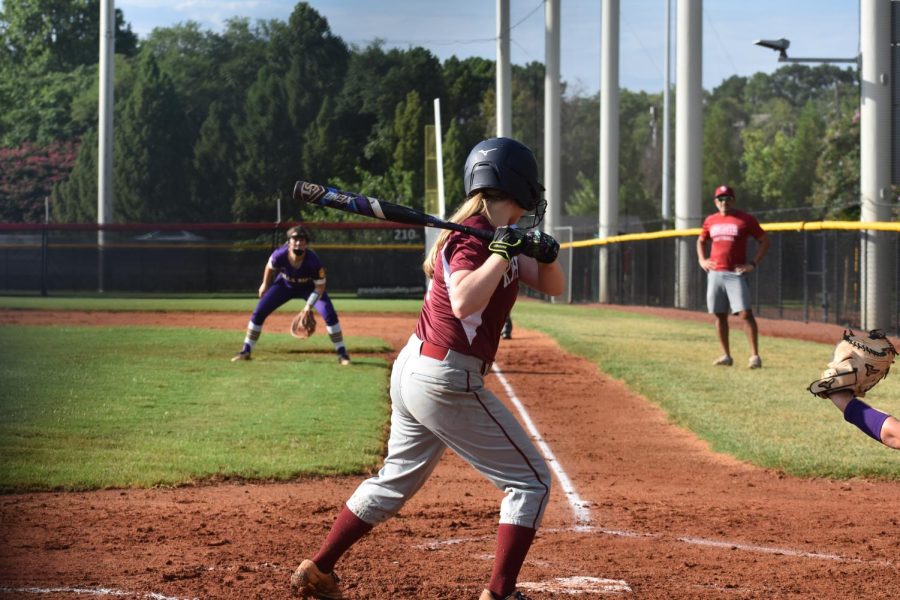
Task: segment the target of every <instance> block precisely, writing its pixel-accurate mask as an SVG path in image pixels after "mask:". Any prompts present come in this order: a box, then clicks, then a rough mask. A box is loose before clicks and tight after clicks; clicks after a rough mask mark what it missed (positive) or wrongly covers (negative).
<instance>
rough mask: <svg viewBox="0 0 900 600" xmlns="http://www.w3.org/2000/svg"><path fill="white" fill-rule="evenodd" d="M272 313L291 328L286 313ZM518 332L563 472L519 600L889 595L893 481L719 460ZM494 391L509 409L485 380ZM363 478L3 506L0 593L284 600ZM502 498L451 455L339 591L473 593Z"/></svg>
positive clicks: (778, 327) (382, 318)
mask: <svg viewBox="0 0 900 600" xmlns="http://www.w3.org/2000/svg"><path fill="white" fill-rule="evenodd" d="M676 312H678V314H677V315H676V316H679V317H692V316H693V315H690V314H685V313H683V312H681V311H676ZM700 317H701V318H706V317H704V316H703V315H701V316H700ZM246 318H247V317H246V314H208V315H202V316H198V315H197V314H196V313H191V314H178V313H175V314H173V313H140V314H137V313H73V312H66V313H64V314H53V313H44V312H32V311H0V324H9V323H60V322H64V323H67V324H70V325H72V324H91V325H112V324H116V325H123V324H129V325H134V324H138V323H140V324H144V323H147V324H160V325H166V326H185V327H205V328H227V329H233V330H234V331H235V335H236V339H237V340H238V341H239V338H240V336H241V335H242V333H241V332H242V331H243V329H244V327H245V325H246ZM271 319H272V322H270V323H268V324H267V326H268V327H273V328H277V329H280V330H282V331H286V328H287V326H288V322H289V320H290V316H283V315H278V314H276V315H274V316H273V317H271ZM281 320H283V321H284V322H283V323H282V322H280V321H281ZM414 320H415V317H414V316H410V315H365V316H361V315H353V314H348V315H345V316H344V317H342V324H343V327H344V330H345V331H346V332H347V334H348V335H350V336H354V335H372V336H380V337H383V338H385V339H387V340H388V341H389V342H390V343H391V344H392V346H393V347H395V348H399V346H400V344H401V343H402V342H403V341H404V340H405V338H406V337H407V336H408V334H409V333H410V332H411V331H412V328H413V325H414ZM792 328H796V329H797V331H795V332H793V333H790V330H791V329H792ZM761 331H762V333H763V334H764V335H774V334H779V335H792V336H796V337H807V338H811V339H819V340H820V341H825V342H829V343H830V342H833V341H834V340H835V338H836V336H835V331H837V332H838V333H839V332H840V328H831V329H829V328H827V327H826V328H824V329H823V328H822V327H821V326H808V325H803V324H801V323H796V324H791V323H786V322H770V321H766V320H762V321H761ZM514 333H515V336H514V339H513V340H510V341H504V342H503V343H502V344H501V348H500V353H499V355H498V361H497V363H498V366H499V368H500V370H501V371H502V375H503V377H505V379H506V381H508V383H509V385H510V386H511V388H512V390H514V394H515V396H517V398H518V400H519V401H521V404H522V405H524V407H525V409H526V410H527V412H528V415H529V416H530V419H531V420H532V421H533V423H534V425H535V426H536V428H537V430H538V431H539V433H540V436H541V438H542V440H543V441H544V442H545V443H546V446H547V447H548V448H549V449H550V450H551V451H552V453H553V455H554V457H555V460H553V461H551V462H552V465H553V466H554V468H555V469H556V470H557V477H556V478H555V479H554V489H553V496H552V499H551V502H550V505H549V508H548V510H547V515H546V518H545V521H544V525H543V528H542V529H541V530H540V532H539V534H538V537H537V539H536V541H535V544H534V546H533V548H532V550H531V552H530V554H529V556H528V560H527V562H526V564H525V566H524V568H523V570H522V573H521V576H520V578H519V580H520V584H521V587H522V588H523V591H526V592H527V593H528V594H529V596H530V597H532V598H535V599H544V598H563V597H565V598H570V597H573V595H572V594H577V596H575V597H586V598H595V597H599V596H601V595H602V596H613V597H619V596H620V597H625V598H648V599H649V598H653V599H705V598H741V599H744V598H766V599H771V598H791V599H800V598H803V599H807V598H808V599H813V598H815V599H817V600H818V599H825V598H897V597H900V592H898V587H897V586H898V575H900V552H898V548H900V514H898V506H900V482H893V483H886V482H874V481H868V480H851V481H844V482H834V481H828V480H798V479H794V478H791V477H786V476H784V475H783V474H781V473H778V472H775V471H767V470H762V469H758V468H755V467H751V466H748V465H745V464H742V463H739V462H737V461H735V460H732V459H730V458H728V457H725V456H721V455H717V454H713V453H712V452H710V451H709V450H708V448H707V447H706V446H705V445H704V444H703V443H702V442H700V441H698V440H697V439H696V438H695V437H693V436H692V435H691V434H689V433H687V432H685V431H683V430H681V429H678V428H676V427H673V426H672V425H670V424H669V423H668V422H667V421H666V419H665V417H664V415H663V414H662V413H661V411H660V410H658V409H657V408H655V407H654V406H652V405H651V404H650V403H648V402H647V401H646V400H644V399H643V398H641V397H639V396H636V395H635V394H633V393H631V392H629V391H628V390H627V389H626V388H625V387H624V386H623V385H622V384H620V383H619V382H617V381H615V380H612V379H610V378H609V377H607V376H605V375H603V374H602V373H599V372H598V371H597V369H596V367H595V366H594V365H592V364H590V363H588V362H587V361H584V360H582V359H579V358H575V357H572V356H569V355H567V354H565V353H563V352H562V351H561V350H560V349H559V347H558V346H557V345H556V344H555V343H554V342H553V341H552V340H550V339H549V338H547V337H545V336H543V335H540V334H538V333H535V332H533V331H527V330H523V329H521V328H518V327H517V328H516V330H515V332H514ZM710 336H711V342H712V336H713V333H712V328H710ZM228 358H229V357H228V356H223V360H227V359H228ZM252 365H253V364H252V363H251V365H246V366H250V367H251V368H252ZM488 385H489V386H490V387H491V388H492V389H493V390H495V391H496V392H497V394H498V395H499V396H500V397H502V398H506V399H509V396H508V394H507V393H506V391H505V387H504V386H503V385H502V382H501V381H500V379H499V377H498V376H497V375H496V374H495V375H491V376H490V377H489V379H488ZM835 417H836V418H839V417H838V416H837V415H835ZM835 451H836V452H838V451H839V450H838V449H836V450H835ZM872 451H873V452H890V451H889V450H887V449H884V448H883V447H880V446H877V445H876V444H875V443H874V442H873V444H872ZM897 456H898V460H900V454H898V455H897ZM560 474H562V477H560V476H559V475H560ZM360 480H361V477H350V478H338V479H321V480H320V479H305V480H298V481H294V482H291V483H280V484H265V483H253V484H248V483H221V484H217V485H201V486H194V487H184V488H177V489H152V490H104V491H99V492H90V493H40V494H15V495H7V496H0V522H2V530H0V600H2V599H3V598H13V597H16V598H19V597H21V598H36V597H43V598H83V597H85V596H86V595H92V596H105V595H111V596H112V595H114V596H123V595H124V596H126V597H133V598H158V599H175V598H178V599H186V598H205V599H206V598H208V599H219V598H221V599H241V600H244V599H248V598H266V599H278V598H288V597H290V595H289V590H288V578H289V576H290V572H291V570H292V569H293V567H295V566H296V564H297V563H298V562H299V561H300V560H301V559H302V558H304V557H307V556H309V555H311V554H312V553H313V552H314V551H315V550H316V549H317V546H318V544H319V543H320V541H321V540H322V539H323V537H324V535H325V533H326V531H327V529H328V527H329V526H330V524H331V522H332V520H333V518H334V516H335V515H336V514H337V511H338V510H339V508H340V505H341V503H342V502H343V501H344V500H345V499H346V498H347V497H348V496H349V494H350V493H351V492H352V491H353V489H355V487H356V485H357V484H358V483H359V481H360ZM500 499H501V493H500V492H499V491H497V490H495V489H494V488H492V487H491V486H490V484H488V483H487V482H486V481H484V480H483V479H481V478H480V476H479V475H477V473H476V472H475V471H474V470H472V469H471V468H470V467H469V466H468V465H466V464H464V463H463V462H462V461H461V460H460V459H459V458H458V457H456V456H455V455H452V454H451V453H448V454H447V455H446V457H445V459H444V460H443V461H442V463H441V465H440V466H439V467H438V469H437V470H436V472H435V474H434V475H433V477H432V479H431V480H430V481H429V483H428V484H426V486H425V488H424V489H423V490H422V491H421V492H420V493H419V495H417V496H416V497H415V498H413V499H412V500H411V501H410V502H409V503H408V504H407V506H406V507H405V508H404V509H403V511H402V512H401V513H400V515H398V516H397V518H395V519H393V520H392V521H389V522H388V523H386V524H384V525H382V526H380V527H378V528H376V529H375V530H374V531H373V533H372V534H370V536H368V537H367V538H366V539H364V540H363V541H361V542H360V543H359V544H357V545H356V546H355V547H354V548H353V549H352V550H351V551H350V553H349V554H348V555H347V556H345V557H344V559H343V560H342V561H341V563H340V564H339V566H338V572H339V573H340V575H341V577H342V579H343V581H344V585H345V590H346V592H347V596H348V597H349V598H352V599H363V598H368V599H377V600H386V599H395V600H402V599H411V600H412V599H418V598H441V599H461V600H464V599H473V600H474V598H477V596H478V594H479V592H480V590H481V589H482V587H483V586H484V584H485V583H486V582H487V580H488V578H489V576H490V569H491V559H492V552H493V534H494V530H495V525H496V520H497V513H498V506H499V502H500Z"/></svg>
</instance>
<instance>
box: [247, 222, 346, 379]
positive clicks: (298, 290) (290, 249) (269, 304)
mask: <svg viewBox="0 0 900 600" xmlns="http://www.w3.org/2000/svg"><path fill="white" fill-rule="evenodd" d="M287 238H288V241H287V243H286V244H285V245H283V246H281V247H280V248H278V249H277V250H275V252H273V253H272V255H271V256H270V257H269V262H267V263H266V268H265V270H264V271H263V280H262V284H261V285H260V286H259V302H258V303H257V304H256V309H255V310H254V311H253V314H252V315H250V322H249V323H248V324H247V336H246V337H245V338H244V346H243V347H242V348H241V351H240V352H238V353H237V354H235V355H234V358H232V359H231V360H232V361H239V360H250V358H251V355H250V353H251V352H253V348H254V346H256V342H257V341H258V340H259V336H260V334H262V327H263V323H264V322H265V320H266V318H267V317H268V316H269V315H270V314H272V313H273V312H275V310H276V309H277V308H278V307H279V306H281V305H283V304H285V303H286V302H287V301H288V300H291V299H292V298H306V306H304V307H303V312H307V311H309V310H311V309H312V308H315V309H316V312H318V313H319V314H320V315H322V318H323V319H324V320H325V329H326V330H327V331H328V336H329V337H330V338H331V343H332V344H334V350H335V352H337V355H338V361H340V363H341V364H342V365H349V364H350V355H349V354H347V348H346V346H344V334H343V332H342V331H341V324H340V322H339V321H338V315H337V312H336V311H335V310H334V305H333V304H332V303H331V299H330V298H329V297H328V294H326V293H325V267H324V266H322V261H321V260H319V256H318V255H317V254H316V253H315V252H313V251H312V250H310V249H309V248H308V245H309V234H308V233H307V232H306V230H305V229H304V228H303V227H300V226H299V225H298V226H296V227H291V228H290V229H288V230H287Z"/></svg>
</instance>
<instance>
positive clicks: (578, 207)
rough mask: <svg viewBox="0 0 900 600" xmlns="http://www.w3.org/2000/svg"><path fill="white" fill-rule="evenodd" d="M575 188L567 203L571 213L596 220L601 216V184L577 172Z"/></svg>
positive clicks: (567, 210)
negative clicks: (599, 196) (599, 194)
mask: <svg viewBox="0 0 900 600" xmlns="http://www.w3.org/2000/svg"><path fill="white" fill-rule="evenodd" d="M575 183H576V185H575V189H574V190H573V191H572V195H571V196H570V197H569V198H568V202H567V203H566V212H568V213H569V214H570V215H581V216H586V217H592V218H593V219H594V221H595V222H596V221H597V219H598V218H599V216H600V200H599V198H598V193H599V189H600V188H599V186H598V185H597V184H596V183H594V181H593V180H592V179H591V178H590V177H588V176H587V175H585V174H584V173H581V172H579V173H576V175H575Z"/></svg>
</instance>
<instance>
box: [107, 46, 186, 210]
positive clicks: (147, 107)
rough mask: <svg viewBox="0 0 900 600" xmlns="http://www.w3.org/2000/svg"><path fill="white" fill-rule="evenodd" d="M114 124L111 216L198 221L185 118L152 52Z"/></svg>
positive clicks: (144, 55) (145, 57) (144, 60)
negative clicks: (191, 191) (189, 172)
mask: <svg viewBox="0 0 900 600" xmlns="http://www.w3.org/2000/svg"><path fill="white" fill-rule="evenodd" d="M115 122H116V127H115V130H114V133H113V139H114V152H115V161H114V168H113V185H114V203H115V205H114V206H113V209H112V213H113V218H114V220H115V221H116V222H119V223H122V222H144V223H156V222H164V221H187V220H194V219H196V218H197V211H196V209H195V207H194V206H193V205H192V203H191V202H190V194H189V187H188V177H187V169H188V165H189V160H190V156H191V140H190V138H189V137H188V136H187V135H186V134H187V131H186V129H187V127H186V119H185V116H184V112H183V110H182V108H181V105H180V103H179V100H178V96H177V94H176V93H175V88H174V86H173V84H172V82H171V80H170V79H169V78H168V77H167V76H166V75H165V74H163V73H161V72H160V70H159V66H158V65H157V64H156V59H155V58H154V57H153V55H152V54H151V53H146V54H143V55H142V56H141V60H140V65H139V68H138V74H137V79H136V81H135V85H134V87H133V88H132V90H131V93H130V94H129V95H128V96H127V97H126V98H124V99H123V102H122V105H121V111H120V113H119V114H117V115H116V119H115Z"/></svg>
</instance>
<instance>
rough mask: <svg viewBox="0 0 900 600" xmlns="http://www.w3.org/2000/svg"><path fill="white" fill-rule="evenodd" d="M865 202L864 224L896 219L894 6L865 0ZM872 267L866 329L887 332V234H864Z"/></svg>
mask: <svg viewBox="0 0 900 600" xmlns="http://www.w3.org/2000/svg"><path fill="white" fill-rule="evenodd" d="M859 29H860V38H859V41H860V50H861V52H860V53H861V62H862V64H861V65H860V72H861V78H860V95H861V100H860V120H859V122H860V128H859V166H860V177H859V188H860V189H859V200H860V208H861V210H860V217H859V220H860V221H862V222H871V221H889V220H890V219H891V189H890V185H891V77H890V71H891V2H887V1H886V0H860V17H859ZM863 235H864V239H863V242H862V243H863V244H864V245H865V247H866V252H865V256H866V268H865V270H864V271H863V273H862V276H863V283H862V286H861V287H862V297H861V300H862V303H861V307H860V309H861V318H860V321H861V326H862V327H863V329H887V328H888V324H889V320H890V309H889V302H890V299H889V294H888V293H887V291H886V290H884V289H879V288H880V287H882V286H884V284H885V282H887V281H888V280H889V279H888V277H889V274H890V272H891V268H890V266H891V265H890V263H891V261H892V260H893V257H892V256H891V255H890V253H889V248H888V245H887V244H888V242H889V238H888V236H887V235H886V232H880V231H874V230H867V231H864V232H863Z"/></svg>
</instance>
